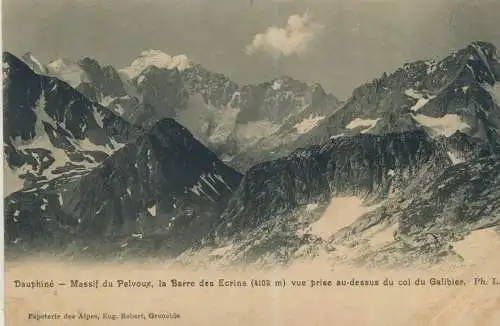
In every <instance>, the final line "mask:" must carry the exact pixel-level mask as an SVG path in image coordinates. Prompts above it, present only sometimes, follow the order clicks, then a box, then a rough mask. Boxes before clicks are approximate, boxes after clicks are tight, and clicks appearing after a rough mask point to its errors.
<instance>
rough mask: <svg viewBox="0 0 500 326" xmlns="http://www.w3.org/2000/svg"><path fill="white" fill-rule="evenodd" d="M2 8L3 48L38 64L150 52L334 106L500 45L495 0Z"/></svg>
mask: <svg viewBox="0 0 500 326" xmlns="http://www.w3.org/2000/svg"><path fill="white" fill-rule="evenodd" d="M251 2H253V6H251ZM2 9H3V24H4V25H3V34H4V35H3V44H4V50H7V51H10V52H13V53H14V54H16V55H22V54H24V53H25V52H27V51H31V52H33V54H34V55H35V56H36V57H38V58H39V59H40V60H41V61H43V62H45V63H47V62H49V61H51V60H53V59H56V58H61V57H63V58H68V59H73V60H77V59H80V58H83V57H86V56H89V57H93V58H96V59H97V60H99V62H101V64H113V65H114V66H116V67H117V68H122V67H124V66H127V65H128V64H129V63H130V62H131V61H132V60H133V59H134V58H135V57H137V56H138V55H139V53H140V52H141V51H143V50H148V49H158V50H162V51H164V52H166V53H168V54H171V55H177V54H186V55H187V56H188V57H189V59H191V60H192V61H194V62H196V63H200V64H202V65H203V66H204V67H206V68H207V69H211V70H213V71H216V72H221V73H224V74H226V75H227V76H228V77H230V78H232V79H233V80H235V81H236V82H238V83H254V82H261V81H265V80H269V79H271V78H273V77H276V76H280V75H289V76H291V77H294V78H297V79H301V80H304V81H306V82H319V83H321V84H322V85H323V86H324V87H325V88H326V89H327V90H329V91H331V92H332V93H333V94H335V95H336V96H338V97H339V98H341V99H345V98H346V97H348V96H349V95H350V94H351V92H352V90H353V88H354V87H356V86H358V85H360V84H361V83H363V82H365V81H369V80H372V79H373V78H375V77H379V76H380V75H381V74H382V73H383V72H384V71H387V72H391V71H393V70H394V69H396V68H398V67H400V66H401V65H402V64H404V63H405V62H409V61H414V60H418V59H426V58H432V57H440V56H443V55H446V54H448V53H449V52H451V51H452V50H454V49H458V48H462V47H464V46H466V45H467V44H468V43H470V42H471V41H473V40H483V41H489V42H492V43H493V44H495V45H497V46H500V23H499V22H500V18H499V17H500V1H498V0H491V1H490V0H467V1H465V0H464V1H462V0H392V1H391V0H307V1H306V0H253V1H252V0H85V1H84V0H3V8H2ZM306 11H307V12H308V14H307V15H308V16H307V17H308V18H307V19H308V24H309V25H307V26H305V25H304V26H302V25H301V22H300V21H298V20H297V19H295V20H292V21H291V23H292V27H293V28H294V30H295V32H297V33H298V34H297V35H298V36H297V37H295V36H290V37H289V38H288V36H286V35H288V34H285V30H284V28H285V26H286V25H287V21H288V19H289V17H290V16H292V15H303V14H304V13H305V12H306ZM296 18H297V17H296ZM271 26H275V27H276V28H275V29H273V30H271V32H270V33H268V34H266V35H267V36H265V37H264V35H263V38H261V39H259V40H257V41H255V42H254V45H255V46H254V48H253V49H251V50H250V49H249V45H250V44H252V41H253V40H254V37H255V35H256V34H258V33H264V34H265V32H266V30H267V29H268V28H269V27H271ZM279 28H283V29H281V30H279ZM293 35H296V34H293ZM269 42H274V43H275V44H277V45H276V46H277V47H276V48H275V47H273V46H274V45H273V46H271V45H269ZM274 43H273V44H274ZM281 48H283V49H281ZM256 49H257V50H256ZM280 54H281V56H279V55H280Z"/></svg>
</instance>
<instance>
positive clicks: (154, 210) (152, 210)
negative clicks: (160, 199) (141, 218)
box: [148, 204, 156, 216]
mask: <svg viewBox="0 0 500 326" xmlns="http://www.w3.org/2000/svg"><path fill="white" fill-rule="evenodd" d="M148 212H149V214H151V216H156V204H155V205H153V206H151V207H148Z"/></svg>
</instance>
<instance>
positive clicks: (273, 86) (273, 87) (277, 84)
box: [271, 79, 283, 91]
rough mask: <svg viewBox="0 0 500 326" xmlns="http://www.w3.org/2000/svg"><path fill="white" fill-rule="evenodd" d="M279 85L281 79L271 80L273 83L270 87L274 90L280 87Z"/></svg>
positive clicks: (281, 82)
mask: <svg viewBox="0 0 500 326" xmlns="http://www.w3.org/2000/svg"><path fill="white" fill-rule="evenodd" d="M281 85H283V81H281V80H279V79H277V80H275V81H274V82H273V85H272V86H271V88H272V89H273V90H275V91H278V90H279V89H280V88H281Z"/></svg>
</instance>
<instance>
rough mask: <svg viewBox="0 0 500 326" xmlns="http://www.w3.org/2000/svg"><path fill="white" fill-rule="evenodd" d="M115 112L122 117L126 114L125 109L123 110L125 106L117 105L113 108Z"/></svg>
mask: <svg viewBox="0 0 500 326" xmlns="http://www.w3.org/2000/svg"><path fill="white" fill-rule="evenodd" d="M113 110H114V111H115V112H116V113H118V115H120V116H122V115H123V114H124V113H125V109H124V108H123V106H122V105H121V104H119V103H117V104H115V105H114V106H113Z"/></svg>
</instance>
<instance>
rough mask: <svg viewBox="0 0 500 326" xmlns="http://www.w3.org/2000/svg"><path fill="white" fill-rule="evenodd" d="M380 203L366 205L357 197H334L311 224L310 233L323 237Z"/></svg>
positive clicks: (325, 237) (347, 224) (348, 223)
mask: <svg viewBox="0 0 500 326" xmlns="http://www.w3.org/2000/svg"><path fill="white" fill-rule="evenodd" d="M378 206H380V205H372V206H366V205H364V204H363V201H362V200H361V199H359V198H358V197H354V196H353V197H334V198H332V200H331V202H330V205H329V206H328V207H327V208H326V210H325V212H324V214H323V216H322V217H321V218H320V219H319V220H317V221H316V222H315V223H313V224H312V225H311V233H312V234H314V235H317V236H319V237H321V238H323V239H327V238H328V237H329V236H331V235H332V234H334V233H335V232H337V231H339V230H340V229H342V228H344V227H346V226H349V225H350V224H352V223H353V222H354V221H356V220H357V219H358V218H359V217H361V216H363V215H364V214H366V213H368V212H370V211H372V210H374V209H375V208H377V207H378Z"/></svg>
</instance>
